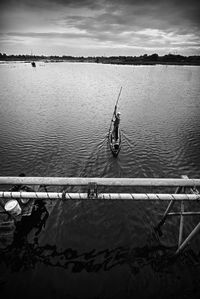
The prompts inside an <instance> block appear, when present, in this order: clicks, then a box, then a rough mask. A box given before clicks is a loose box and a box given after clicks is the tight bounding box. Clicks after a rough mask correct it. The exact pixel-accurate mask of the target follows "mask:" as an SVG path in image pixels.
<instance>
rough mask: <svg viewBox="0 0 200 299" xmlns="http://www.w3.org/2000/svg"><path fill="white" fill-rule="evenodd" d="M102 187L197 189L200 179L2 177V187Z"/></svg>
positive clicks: (0, 180) (0, 179)
mask: <svg viewBox="0 0 200 299" xmlns="http://www.w3.org/2000/svg"><path fill="white" fill-rule="evenodd" d="M91 182H92V183H96V184H97V185H100V186H122V187H125V186H127V187H131V186H147V187H178V186H184V187H193V186H195V187H197V186H200V179H176V178H174V179H164V178H161V179H158V178H82V177H0V185H22V184H23V185H48V186H50V185H52V186H58V185H62V186H72V185H73V186H86V185H88V183H91Z"/></svg>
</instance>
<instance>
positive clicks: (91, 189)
mask: <svg viewBox="0 0 200 299" xmlns="http://www.w3.org/2000/svg"><path fill="white" fill-rule="evenodd" d="M97 198H98V193H97V184H96V183H93V182H91V183H88V199H97Z"/></svg>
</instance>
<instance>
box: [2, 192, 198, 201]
mask: <svg viewBox="0 0 200 299" xmlns="http://www.w3.org/2000/svg"><path fill="white" fill-rule="evenodd" d="M0 198H7V199H11V198H16V199H17V198H30V199H31V198H32V199H78V200H79V199H88V194H87V193H59V192H23V191H20V192H12V191H0ZM97 199H103V200H104V199H105V200H135V201H136V200H145V201H164V200H167V201H170V200H172V199H173V200H174V201H182V200H184V201H197V200H200V195H197V194H165V193H99V194H98V197H97Z"/></svg>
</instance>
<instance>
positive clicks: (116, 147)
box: [108, 87, 122, 157]
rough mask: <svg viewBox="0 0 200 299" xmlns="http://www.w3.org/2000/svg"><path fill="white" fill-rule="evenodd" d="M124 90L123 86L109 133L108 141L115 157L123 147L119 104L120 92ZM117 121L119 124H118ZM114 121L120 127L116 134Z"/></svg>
mask: <svg viewBox="0 0 200 299" xmlns="http://www.w3.org/2000/svg"><path fill="white" fill-rule="evenodd" d="M121 91H122V87H121V88H120V92H119V95H118V98H117V101H116V104H115V109H114V112H113V115H112V119H111V124H110V129H109V133H108V142H109V145H110V150H111V152H112V154H113V156H114V157H117V156H118V154H119V151H120V149H121V141H122V140H121V132H120V128H119V122H120V112H118V113H116V112H117V104H118V101H119V98H120V94H121ZM116 121H117V124H116ZM114 123H115V125H116V127H117V129H118V132H117V133H118V134H116V132H115V130H114ZM116 135H117V136H116Z"/></svg>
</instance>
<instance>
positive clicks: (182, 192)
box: [0, 176, 200, 254]
mask: <svg viewBox="0 0 200 299" xmlns="http://www.w3.org/2000/svg"><path fill="white" fill-rule="evenodd" d="M0 185H43V186H62V187H63V186H65V187H66V186H87V188H88V190H87V193H75V192H74V193H72V192H71V193H69V192H66V191H63V192H48V191H47V190H46V192H23V191H20V192H12V191H1V192H0V198H6V199H9V198H16V199H18V198H32V199H49V200H54V199H61V200H87V199H92V200H94V199H95V200H133V201H141V200H142V201H170V203H169V205H168V207H167V209H166V211H165V213H164V215H163V217H162V219H161V220H160V222H159V223H158V224H157V226H156V227H155V230H156V231H157V232H158V233H160V234H161V233H162V232H161V227H162V225H163V224H164V223H165V221H166V219H167V217H169V216H180V227H179V240H178V248H177V251H176V254H179V253H180V252H181V251H182V250H183V249H184V248H185V247H186V245H187V244H188V243H189V241H190V240H191V239H192V238H193V237H194V236H195V235H196V234H197V232H198V231H199V230H200V222H199V223H198V224H197V226H196V227H195V228H194V229H193V231H192V232H191V233H190V234H189V236H188V237H187V238H186V239H185V241H183V226H184V216H191V215H193V216H194V215H200V211H199V212H195V211H191V212H185V210H184V202H186V201H188V202H189V201H193V202H194V201H200V194H199V192H198V190H197V187H199V186H200V179H189V178H188V177H187V176H182V178H181V179H163V178H162V179H157V178H149V179H147V178H144V179H143V178H82V177H79V178H75V177H69V178H63V177H54V178H53V177H0ZM102 186H106V187H116V188H117V187H129V188H131V187H145V188H146V187H154V188H156V187H159V189H160V188H161V187H165V188H166V187H167V188H168V187H177V189H176V191H175V193H153V192H151V193H100V192H98V187H102ZM186 191H187V192H186ZM178 201H179V202H180V203H181V207H180V212H171V210H172V207H173V206H174V204H175V202H178Z"/></svg>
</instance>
